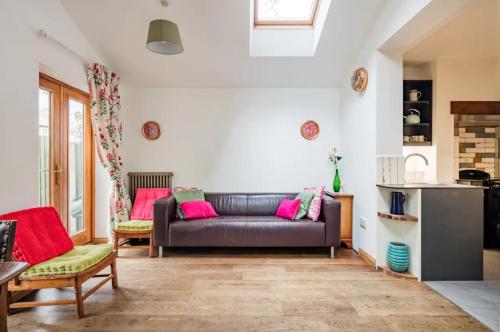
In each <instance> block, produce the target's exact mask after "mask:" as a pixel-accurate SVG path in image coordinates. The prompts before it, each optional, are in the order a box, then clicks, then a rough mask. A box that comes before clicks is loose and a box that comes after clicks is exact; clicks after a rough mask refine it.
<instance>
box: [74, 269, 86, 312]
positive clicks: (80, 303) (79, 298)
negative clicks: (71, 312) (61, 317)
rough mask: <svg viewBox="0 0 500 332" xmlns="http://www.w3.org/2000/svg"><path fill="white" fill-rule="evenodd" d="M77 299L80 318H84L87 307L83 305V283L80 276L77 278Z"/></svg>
mask: <svg viewBox="0 0 500 332" xmlns="http://www.w3.org/2000/svg"><path fill="white" fill-rule="evenodd" d="M75 300H76V313H77V315H78V318H83V316H84V315H85V308H84V307H83V294H82V283H81V282H80V278H78V277H77V278H75Z"/></svg>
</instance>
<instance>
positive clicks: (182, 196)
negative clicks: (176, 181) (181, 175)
mask: <svg viewBox="0 0 500 332" xmlns="http://www.w3.org/2000/svg"><path fill="white" fill-rule="evenodd" d="M174 198H175V201H176V203H177V210H176V212H177V215H178V216H179V218H180V219H184V215H183V214H182V210H181V207H180V204H181V203H183V202H188V201H204V200H205V194H204V193H203V190H200V189H196V188H184V187H176V188H175V189H174Z"/></svg>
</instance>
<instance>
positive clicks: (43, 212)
mask: <svg viewBox="0 0 500 332" xmlns="http://www.w3.org/2000/svg"><path fill="white" fill-rule="evenodd" d="M0 220H17V228H18V230H19V231H22V230H24V231H25V232H26V233H28V232H34V233H33V237H28V238H24V239H23V238H20V237H19V234H18V235H16V240H15V244H14V254H13V256H14V257H33V256H32V254H33V253H34V252H37V249H36V248H39V247H40V246H35V247H33V248H29V245H28V242H27V241H31V239H33V240H32V241H35V242H36V241H38V242H37V243H38V244H40V243H43V244H44V245H46V246H51V245H52V244H53V243H65V244H67V245H66V246H65V249H64V251H62V252H64V253H62V254H61V255H60V256H57V257H52V258H50V257H47V258H46V259H45V260H43V261H41V262H39V263H33V265H32V266H31V267H30V268H29V269H28V270H27V271H26V272H25V273H23V274H21V275H20V276H18V277H16V278H15V279H13V280H11V281H9V283H8V291H9V294H8V297H9V309H19V308H30V307H39V306H53V305H65V304H75V305H76V309H77V315H78V317H79V318H81V317H83V316H84V314H85V310H84V304H83V301H84V300H85V299H87V298H88V297H89V296H90V295H92V294H94V293H95V292H96V291H97V290H98V289H99V288H101V287H102V286H103V285H104V284H105V283H106V282H108V281H111V284H112V287H113V288H117V287H118V274H117V270H116V251H114V250H113V248H112V246H110V245H86V246H76V247H74V246H73V244H72V241H71V238H70V237H69V235H68V234H67V233H66V231H65V230H64V227H63V226H62V222H61V219H60V218H59V215H58V214H57V211H56V210H55V209H54V208H53V207H40V208H34V209H28V210H23V211H17V212H13V213H9V214H5V215H2V216H0ZM41 220H43V224H40V223H39V222H40V221H41ZM22 227H24V228H22ZM37 227H38V232H36V231H34V230H36V229H37ZM40 227H44V229H49V230H50V232H48V233H47V232H44V231H41V228H40ZM0 230H1V228H0ZM0 234H1V232H0ZM36 234H43V236H38V237H37V236H36ZM18 241H20V242H19V244H18ZM3 247H5V246H3ZM6 248H7V250H6V251H5V257H6V258H8V257H10V255H11V253H12V244H9V245H7V246H6ZM1 253H3V251H1ZM82 266H87V268H85V269H84V268H82ZM107 267H109V268H110V272H109V273H101V271H102V270H103V269H105V268H107ZM59 270H61V271H64V270H66V271H68V270H69V271H68V272H67V273H62V272H61V274H52V273H53V271H59ZM71 270H73V271H75V272H74V273H71ZM90 278H103V280H101V281H100V282H99V283H98V284H97V285H95V286H94V287H93V288H92V289H90V290H89V291H87V292H86V293H83V292H82V285H83V283H85V282H86V281H87V280H89V279H90ZM62 287H72V288H73V289H74V292H75V297H74V299H64V300H54V301H27V302H14V300H18V299H20V298H22V296H23V295H26V294H27V293H29V292H31V291H33V290H39V289H45V288H62ZM20 295H21V296H20Z"/></svg>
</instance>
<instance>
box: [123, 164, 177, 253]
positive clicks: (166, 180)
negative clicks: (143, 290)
mask: <svg viewBox="0 0 500 332" xmlns="http://www.w3.org/2000/svg"><path fill="white" fill-rule="evenodd" d="M127 175H128V178H129V195H130V199H131V201H132V204H134V201H135V195H136V191H137V189H138V188H169V189H170V190H172V177H173V176H174V174H173V173H171V172H130V173H128V174H127ZM130 223H133V222H130ZM123 224H126V223H122V224H121V225H120V226H122V225H123ZM131 228H132V227H131ZM113 235H114V249H115V250H116V252H117V253H118V250H119V249H144V248H146V249H148V253H149V257H154V256H155V251H154V236H153V228H152V222H151V227H150V229H136V230H133V229H117V228H115V229H113ZM128 239H149V244H148V245H129V246H126V245H124V244H125V243H126V242H127V241H128ZM120 240H122V241H121V242H120Z"/></svg>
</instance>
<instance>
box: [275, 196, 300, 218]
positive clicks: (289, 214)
mask: <svg viewBox="0 0 500 332" xmlns="http://www.w3.org/2000/svg"><path fill="white" fill-rule="evenodd" d="M300 203H301V201H300V199H284V200H283V201H281V203H280V206H278V211H276V217H280V218H285V219H288V220H294V219H295V217H296V216H297V213H299V210H300Z"/></svg>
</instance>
